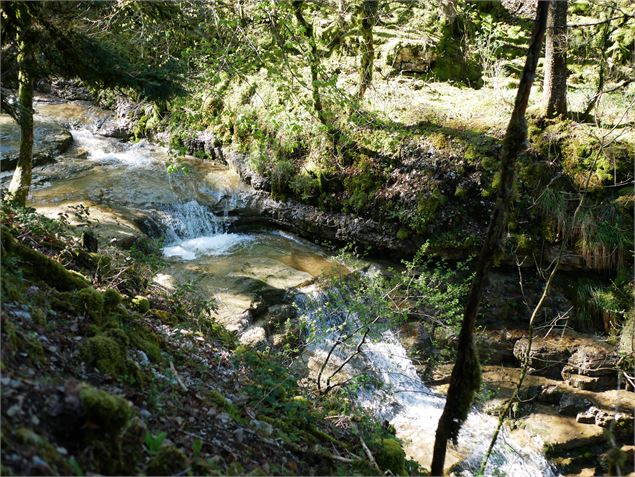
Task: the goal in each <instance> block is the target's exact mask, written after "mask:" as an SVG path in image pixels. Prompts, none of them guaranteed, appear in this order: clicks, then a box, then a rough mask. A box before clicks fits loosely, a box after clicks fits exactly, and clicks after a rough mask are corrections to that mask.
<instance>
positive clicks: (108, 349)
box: [79, 335, 126, 377]
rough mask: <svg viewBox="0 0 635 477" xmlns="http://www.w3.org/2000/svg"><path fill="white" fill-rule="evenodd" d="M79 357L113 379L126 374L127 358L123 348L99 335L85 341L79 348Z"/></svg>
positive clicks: (112, 340) (108, 338) (106, 337)
mask: <svg viewBox="0 0 635 477" xmlns="http://www.w3.org/2000/svg"><path fill="white" fill-rule="evenodd" d="M79 356H80V358H81V359H82V361H83V362H84V363H86V364H87V365H89V366H94V367H95V368H97V369H98V370H99V371H101V372H103V373H106V374H108V375H110V376H112V377H118V376H120V375H122V374H125V372H126V358H125V353H124V351H123V350H122V349H121V346H120V345H119V343H117V341H115V340H114V339H112V338H110V337H108V336H105V335H97V336H93V337H92V338H87V339H86V340H84V341H83V342H82V343H81V345H80V348H79Z"/></svg>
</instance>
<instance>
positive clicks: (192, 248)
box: [163, 234, 254, 261]
mask: <svg viewBox="0 0 635 477" xmlns="http://www.w3.org/2000/svg"><path fill="white" fill-rule="evenodd" d="M253 241H254V237H252V236H250V235H247V234H219V235H212V236H203V237H196V238H193V239H189V240H183V241H182V242H180V243H179V244H177V245H170V246H167V247H164V248H163V255H165V256H166V257H179V258H180V259H181V260H187V261H189V260H194V259H196V258H198V257H200V256H201V255H229V254H231V253H233V252H234V251H235V249H236V248H237V247H239V246H240V245H244V244H246V243H249V242H253Z"/></svg>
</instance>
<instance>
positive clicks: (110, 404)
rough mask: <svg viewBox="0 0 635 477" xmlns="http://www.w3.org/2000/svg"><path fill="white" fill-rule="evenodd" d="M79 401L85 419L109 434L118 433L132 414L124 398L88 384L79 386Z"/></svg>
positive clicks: (114, 434)
mask: <svg viewBox="0 0 635 477" xmlns="http://www.w3.org/2000/svg"><path fill="white" fill-rule="evenodd" d="M79 402H80V404H81V408H82V411H83V412H84V415H85V416H86V419H87V420H89V421H90V422H91V423H92V424H94V425H96V426H97V427H98V429H99V430H101V431H103V432H105V433H106V434H108V435H110V436H116V435H119V434H120V433H121V431H122V430H123V429H124V428H125V427H126V424H127V423H128V421H129V420H130V418H131V416H132V408H131V406H130V404H129V403H128V401H126V400H125V399H124V398H122V397H120V396H115V395H113V394H110V393H107V392H106V391H102V390H100V389H96V388H94V387H92V386H90V385H88V384H84V385H82V386H81V388H80V390H79Z"/></svg>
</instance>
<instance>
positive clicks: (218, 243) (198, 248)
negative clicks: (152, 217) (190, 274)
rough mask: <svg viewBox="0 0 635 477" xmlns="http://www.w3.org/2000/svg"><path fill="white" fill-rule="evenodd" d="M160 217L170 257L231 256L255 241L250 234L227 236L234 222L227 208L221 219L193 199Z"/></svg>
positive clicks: (168, 208)
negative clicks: (234, 250) (231, 221)
mask: <svg viewBox="0 0 635 477" xmlns="http://www.w3.org/2000/svg"><path fill="white" fill-rule="evenodd" d="M158 216H159V220H160V221H161V223H162V224H163V226H164V228H165V234H166V242H167V243H168V244H169V245H168V246H166V247H164V248H163V254H164V255H165V256H166V257H179V258H181V259H182V260H194V259H196V258H197V257H199V256H200V255H227V254H229V253H230V252H231V251H232V250H233V249H234V248H235V247H237V246H239V245H244V244H247V243H250V242H252V241H253V240H254V237H253V236H250V235H247V234H234V233H227V227H228V226H229V223H230V220H231V219H230V217H229V210H228V209H227V207H226V208H225V212H224V213H223V215H222V216H218V215H215V214H213V213H212V212H211V211H210V210H209V209H208V208H207V207H205V206H204V205H201V204H199V203H198V202H197V201H196V200H191V201H189V202H185V203H183V204H173V205H170V206H167V207H166V208H164V209H163V210H162V211H160V212H159V213H158Z"/></svg>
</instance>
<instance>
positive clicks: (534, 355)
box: [514, 338, 571, 379]
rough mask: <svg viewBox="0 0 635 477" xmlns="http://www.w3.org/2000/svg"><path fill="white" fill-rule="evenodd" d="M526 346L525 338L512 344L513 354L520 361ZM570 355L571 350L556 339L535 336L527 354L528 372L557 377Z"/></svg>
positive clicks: (525, 351)
mask: <svg viewBox="0 0 635 477" xmlns="http://www.w3.org/2000/svg"><path fill="white" fill-rule="evenodd" d="M527 346H528V340H527V338H521V339H519V340H518V341H517V342H516V344H515V345H514V356H515V357H516V359H517V360H518V361H519V362H521V363H522V362H523V359H524V357H525V355H526V353H527ZM570 355H571V350H570V349H569V348H568V347H567V346H566V345H563V344H560V343H558V342H557V341H556V340H550V339H543V338H535V339H534V340H533V343H532V346H531V352H530V354H529V366H530V368H529V372H530V373H531V374H537V375H540V376H546V377H548V378H554V379H557V378H559V377H560V375H561V372H562V368H563V367H564V365H565V364H566V363H567V359H568V358H569V356H570Z"/></svg>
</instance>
